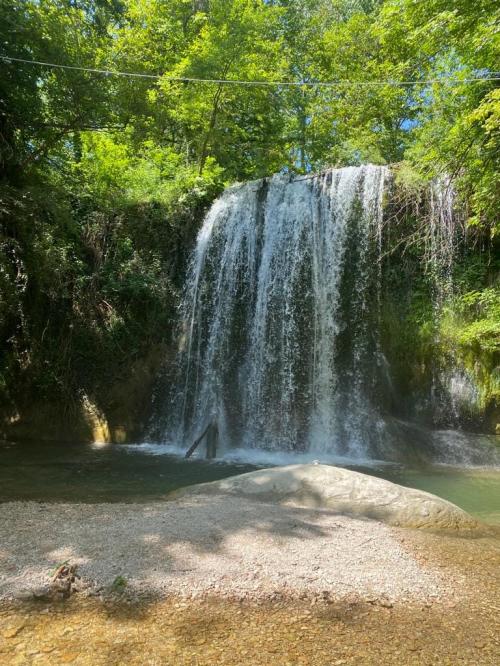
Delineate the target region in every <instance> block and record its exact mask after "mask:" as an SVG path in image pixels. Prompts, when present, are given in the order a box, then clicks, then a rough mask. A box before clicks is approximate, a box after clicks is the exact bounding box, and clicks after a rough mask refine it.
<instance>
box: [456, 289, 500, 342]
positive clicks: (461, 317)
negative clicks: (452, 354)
mask: <svg viewBox="0 0 500 666" xmlns="http://www.w3.org/2000/svg"><path fill="white" fill-rule="evenodd" d="M443 331H444V333H445V335H446V336H447V337H448V338H450V339H451V340H453V341H454V342H456V343H457V344H458V345H460V346H462V347H465V348H472V349H474V348H478V349H480V350H482V351H486V352H495V351H496V352H499V351H500V287H498V286H497V287H488V288H485V289H480V290H477V289H476V290H474V291H468V292H466V293H464V294H462V295H461V296H458V297H456V299H455V300H454V301H452V302H451V303H450V304H449V305H448V306H447V307H446V308H445V311H444V316H443Z"/></svg>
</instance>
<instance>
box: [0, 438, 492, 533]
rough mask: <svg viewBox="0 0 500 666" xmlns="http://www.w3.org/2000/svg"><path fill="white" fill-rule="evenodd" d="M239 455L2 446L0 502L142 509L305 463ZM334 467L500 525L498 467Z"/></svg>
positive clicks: (156, 448) (153, 448)
mask: <svg viewBox="0 0 500 666" xmlns="http://www.w3.org/2000/svg"><path fill="white" fill-rule="evenodd" d="M245 453H246V452H245V451H244V450H240V451H239V452H238V451H235V452H233V455H232V457H230V459H226V460H217V461H213V462H208V461H206V460H204V459H203V458H202V457H201V453H200V454H199V456H200V457H198V458H194V459H192V460H184V459H183V458H182V456H181V455H179V452H178V451H175V450H173V449H171V448H170V447H167V446H164V445H154V444H151V445H148V444H137V445H113V444H109V445H96V444H92V445H91V444H75V443H71V442H61V443H54V442H30V443H27V442H23V443H14V442H2V443H0V501H2V502H6V501H14V500H34V501H44V502H47V501H49V502H90V503H95V502H148V501H151V500H155V499H161V498H164V497H166V495H167V494H168V493H169V492H171V491H173V490H176V489H177V488H182V487H185V486H188V485H191V484H194V483H203V482H206V481H215V480H217V479H222V478H225V477H228V476H232V475H234V474H242V473H245V472H250V471H252V470H255V469H258V468H261V467H269V466H272V465H275V464H284V463H285V464H286V463H288V464H293V463H298V462H306V461H309V462H310V461H311V458H307V457H303V456H302V457H301V456H296V455H291V456H289V457H285V458H283V457H282V458H280V459H277V458H273V457H272V456H271V457H267V458H266V457H265V456H264V457H261V458H260V459H259V460H257V459H255V458H253V459H251V458H249V457H248V456H246V455H245ZM325 462H335V463H336V464H340V465H341V466H344V467H349V468H350V469H356V470H359V471H361V472H365V473H367V474H373V475H374V476H379V477H382V478H385V479H388V480H390V481H394V482H396V483H400V484H402V485H405V486H410V487H414V488H419V489H421V490H426V491H428V492H431V493H434V494H436V495H439V496H441V497H443V498H445V499H447V500H450V501H451V502H454V503H455V504H457V505H458V506H460V507H462V508H463V509H465V510H466V511H469V512H470V513H472V514H473V515H475V516H477V517H479V518H481V519H482V520H484V521H486V522H490V523H498V524H500V467H472V466H470V467H456V466H450V465H422V466H415V467H409V466H403V465H399V464H391V463H386V462H377V461H364V462H363V463H359V462H358V463H356V464H355V463H354V462H353V461H349V460H337V461H333V460H330V461H326V460H325Z"/></svg>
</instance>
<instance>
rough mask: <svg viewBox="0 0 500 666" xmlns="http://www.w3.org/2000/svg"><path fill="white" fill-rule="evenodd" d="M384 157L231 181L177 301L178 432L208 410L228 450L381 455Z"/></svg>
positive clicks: (196, 428)
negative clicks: (313, 172)
mask: <svg viewBox="0 0 500 666" xmlns="http://www.w3.org/2000/svg"><path fill="white" fill-rule="evenodd" d="M388 179H389V172H388V170H387V169H386V168H385V167H379V166H371V165H368V166H363V167H348V168H343V169H333V170H329V171H327V172H325V173H323V174H321V175H318V176H313V177H299V178H295V179H294V178H290V177H289V176H283V175H277V176H274V177H272V178H271V179H265V180H261V181H255V182H251V183H247V184H245V185H239V186H236V187H233V188H230V189H228V190H226V192H225V193H224V194H223V195H222V197H221V198H220V199H219V200H218V201H217V202H216V203H215V204H214V205H213V207H212V209H211V211H210V212H209V214H208V215H207V217H206V219H205V223H204V225H203V227H202V229H201V231H200V234H199V237H198V242H197V247H196V251H195V254H194V257H193V260H192V266H191V273H190V278H189V283H188V288H187V292H186V298H185V302H184V306H183V321H184V332H183V333H184V335H183V344H182V350H181V363H180V366H181V371H180V374H181V378H182V382H181V384H182V386H181V389H180V392H179V401H178V404H177V405H176V406H175V409H174V410H173V412H174V414H175V415H176V422H175V423H173V424H171V425H170V431H171V437H170V438H169V439H171V438H175V439H176V440H177V441H184V442H189V441H192V439H193V438H194V437H195V436H196V434H198V433H199V432H201V430H202V429H203V428H204V426H205V424H206V423H207V421H208V420H209V419H210V418H212V417H213V416H215V417H216V419H217V422H218V424H219V430H220V434H221V441H222V443H223V445H224V446H225V447H233V446H238V447H241V446H243V447H247V448H248V447H257V448H264V449H271V450H281V451H283V450H284V451H292V450H293V451H314V452H316V451H317V452H318V453H324V452H330V453H335V454H337V455H342V456H347V457H352V458H361V457H369V456H373V455H377V454H380V452H379V451H378V444H377V442H378V441H379V439H380V433H379V432H378V429H379V419H378V416H377V414H378V407H379V404H378V402H379V400H378V398H377V399H375V396H377V394H378V393H380V386H379V384H380V376H381V375H383V374H384V372H380V365H381V354H380V352H379V348H378V333H377V330H378V329H377V317H378V301H379V289H380V269H379V265H378V259H379V255H380V251H381V238H382V221H383V196H384V188H385V185H386V183H387V181H388Z"/></svg>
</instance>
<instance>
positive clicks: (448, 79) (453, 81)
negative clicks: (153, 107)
mask: <svg viewBox="0 0 500 666" xmlns="http://www.w3.org/2000/svg"><path fill="white" fill-rule="evenodd" d="M0 59H1V60H3V61H4V62H7V63H8V62H18V63H24V64H28V65H39V66H42V67H52V68H54V69H69V70H75V71H79V72H87V73H89V74H101V75H103V76H125V77H130V78H138V79H153V80H159V79H163V80H166V81H172V82H179V83H216V84H224V85H237V86H274V87H281V86H287V87H296V88H304V87H307V88H336V87H342V86H363V87H365V86H366V87H368V86H420V85H431V84H434V83H441V84H446V85H462V84H463V83H476V82H478V81H500V74H499V73H498V72H493V73H492V74H491V75H490V76H478V77H473V78H464V79H457V78H455V77H452V76H443V77H440V78H437V79H424V80H420V81H418V80H417V81H392V80H390V79H389V80H385V81H350V80H347V79H339V80H337V81H240V80H238V79H203V78H193V77H187V76H166V75H163V74H143V73H141V72H118V71H116V70H109V69H95V68H93V67H78V66H76V65H60V64H57V63H54V62H42V61H40V60H26V59H24V58H13V57H10V56H4V55H0Z"/></svg>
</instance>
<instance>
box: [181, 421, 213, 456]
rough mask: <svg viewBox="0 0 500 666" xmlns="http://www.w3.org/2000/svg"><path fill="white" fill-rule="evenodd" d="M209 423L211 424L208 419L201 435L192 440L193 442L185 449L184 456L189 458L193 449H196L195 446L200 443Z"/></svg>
mask: <svg viewBox="0 0 500 666" xmlns="http://www.w3.org/2000/svg"><path fill="white" fill-rule="evenodd" d="M211 425H212V421H209V422H208V424H207V427H206V428H205V430H204V431H203V432H202V433H201V435H200V436H199V437H198V438H197V439H195V440H194V442H193V444H192V445H191V446H190V447H189V449H188V450H187V451H186V455H185V456H184V458H190V457H191V456H192V455H193V453H194V451H195V450H196V448H197V446H198V445H199V444H200V443H201V441H202V440H203V438H204V437H205V435H206V434H207V432H208V430H209V428H210V426H211Z"/></svg>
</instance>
